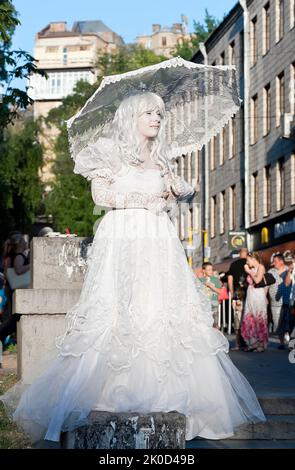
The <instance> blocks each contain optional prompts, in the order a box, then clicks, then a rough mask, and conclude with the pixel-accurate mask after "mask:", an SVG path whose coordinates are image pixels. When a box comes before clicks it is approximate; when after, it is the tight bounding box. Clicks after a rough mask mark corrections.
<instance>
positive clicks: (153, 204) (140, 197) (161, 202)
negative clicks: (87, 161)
mask: <svg viewBox="0 0 295 470" xmlns="http://www.w3.org/2000/svg"><path fill="white" fill-rule="evenodd" d="M114 181H115V180H114V178H113V176H112V175H111V173H110V171H109V170H100V171H99V172H97V174H96V178H94V179H92V182H91V193H92V198H93V201H94V202H95V204H97V205H100V206H106V207H114V208H117V209H127V208H135V209H150V210H152V211H154V212H159V211H161V210H163V209H164V208H165V207H166V205H167V204H166V201H165V199H164V198H163V197H162V193H153V194H148V193H141V192H137V191H133V192H129V193H122V192H119V191H112V189H110V186H111V183H113V182H114Z"/></svg>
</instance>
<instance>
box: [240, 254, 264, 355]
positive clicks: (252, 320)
mask: <svg viewBox="0 0 295 470" xmlns="http://www.w3.org/2000/svg"><path fill="white" fill-rule="evenodd" d="M246 261H247V262H246V264H245V268H244V269H245V272H246V273H247V278H246V280H247V282H248V288H247V294H246V301H245V308H244V314H243V321H242V326H241V334H242V336H243V338H244V340H245V341H246V343H247V348H246V349H245V351H248V352H250V351H255V352H263V351H265V349H266V347H267V343H268V322H267V298H266V289H267V287H255V284H258V283H259V282H261V281H262V280H263V277H264V274H265V267H264V265H263V263H262V259H261V256H260V254H259V253H257V252H254V253H248V255H247V258H246Z"/></svg>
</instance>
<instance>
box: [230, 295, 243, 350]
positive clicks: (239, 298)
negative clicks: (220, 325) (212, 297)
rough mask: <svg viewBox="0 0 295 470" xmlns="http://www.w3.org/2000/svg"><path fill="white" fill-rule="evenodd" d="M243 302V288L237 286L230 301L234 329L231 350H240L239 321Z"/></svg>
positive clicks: (240, 321) (240, 320)
mask: <svg viewBox="0 0 295 470" xmlns="http://www.w3.org/2000/svg"><path fill="white" fill-rule="evenodd" d="M244 302H245V289H243V288H242V287H238V288H237V290H236V297H235V298H234V299H233V301H232V306H233V312H234V330H235V335H236V345H235V346H234V347H233V348H231V351H240V350H241V349H242V345H241V323H242V314H243V308H244Z"/></svg>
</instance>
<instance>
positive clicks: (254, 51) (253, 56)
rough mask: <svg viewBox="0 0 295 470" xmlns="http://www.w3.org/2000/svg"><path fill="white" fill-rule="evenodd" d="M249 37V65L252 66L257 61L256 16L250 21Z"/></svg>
mask: <svg viewBox="0 0 295 470" xmlns="http://www.w3.org/2000/svg"><path fill="white" fill-rule="evenodd" d="M250 38H251V66H253V65H255V64H256V62H257V16H255V18H253V19H252V21H251V28H250Z"/></svg>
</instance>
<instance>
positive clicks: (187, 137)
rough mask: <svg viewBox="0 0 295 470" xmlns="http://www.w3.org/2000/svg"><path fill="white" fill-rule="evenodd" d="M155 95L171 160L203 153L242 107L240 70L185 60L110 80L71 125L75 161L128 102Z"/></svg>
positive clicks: (105, 80) (103, 133) (107, 133)
mask: <svg viewBox="0 0 295 470" xmlns="http://www.w3.org/2000/svg"><path fill="white" fill-rule="evenodd" d="M146 91H151V92H153V93H156V94H158V95H159V96H160V97H161V98H162V99H163V101H164V103H165V108H166V112H167V116H166V120H165V126H166V127H165V134H166V140H167V156H168V157H169V158H170V159H172V158H175V157H177V156H179V155H182V154H185V153H187V152H191V151H195V150H200V149H201V148H202V147H203V145H204V144H205V143H207V142H208V141H209V140H210V139H211V138H212V137H213V136H214V135H216V134H218V133H219V132H220V130H221V129H222V128H223V127H224V126H225V125H226V124H227V123H228V121H229V120H230V118H231V117H232V116H233V115H234V114H235V113H236V112H237V111H238V109H239V107H240V105H241V101H242V100H241V99H240V97H239V91H238V84H237V79H236V68H235V66H225V65H223V66H221V65H220V66H209V65H201V64H195V63H193V62H189V61H187V60H184V59H182V58H180V57H176V58H173V59H169V60H166V61H163V62H161V63H159V64H155V65H152V66H149V67H143V68H140V69H137V70H133V71H131V72H127V73H123V74H120V75H110V76H107V77H104V78H103V80H102V82H101V84H100V86H99V88H98V89H97V90H96V92H95V93H94V94H93V95H92V96H91V97H90V98H89V100H88V101H87V102H86V103H85V105H84V106H83V108H82V109H81V110H80V111H79V112H78V113H77V114H75V115H74V116H73V117H72V118H71V119H69V120H68V121H67V126H68V133H69V142H70V149H71V155H72V158H73V159H74V160H75V158H76V155H77V154H78V153H79V152H80V151H81V150H82V149H83V148H85V147H86V146H87V145H88V144H89V143H94V142H95V141H97V140H98V139H99V138H100V137H111V135H110V128H111V123H112V121H113V118H114V115H115V112H116V110H117V109H118V106H119V105H120V103H121V102H122V100H123V99H124V98H126V97H128V96H130V95H134V94H137V93H142V92H146Z"/></svg>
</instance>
